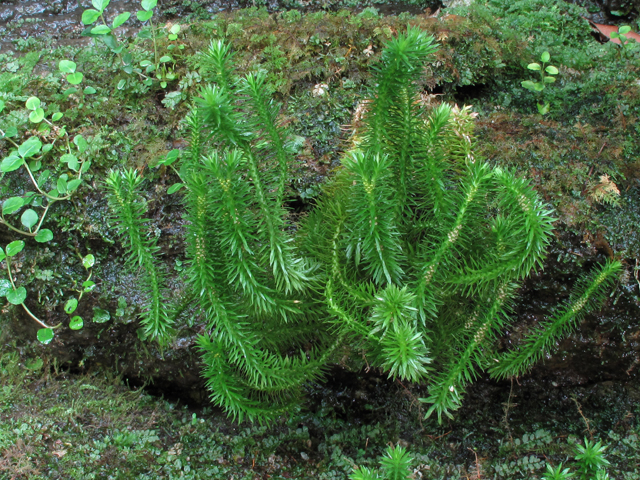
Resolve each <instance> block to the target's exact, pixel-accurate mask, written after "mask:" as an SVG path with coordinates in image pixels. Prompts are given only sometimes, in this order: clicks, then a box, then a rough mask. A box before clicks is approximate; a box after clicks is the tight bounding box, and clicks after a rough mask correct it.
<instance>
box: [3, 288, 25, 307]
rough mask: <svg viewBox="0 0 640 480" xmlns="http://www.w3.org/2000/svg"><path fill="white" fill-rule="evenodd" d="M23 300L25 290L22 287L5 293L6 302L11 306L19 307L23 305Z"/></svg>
mask: <svg viewBox="0 0 640 480" xmlns="http://www.w3.org/2000/svg"><path fill="white" fill-rule="evenodd" d="M25 298H27V289H26V288H24V287H18V288H16V289H15V290H13V289H12V290H10V291H9V292H7V301H8V302H9V303H10V304H11V305H20V304H21V303H24V300H25Z"/></svg>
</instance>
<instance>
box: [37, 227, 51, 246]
mask: <svg viewBox="0 0 640 480" xmlns="http://www.w3.org/2000/svg"><path fill="white" fill-rule="evenodd" d="M51 240H53V232H52V231H51V230H49V229H48V228H43V229H42V230H40V231H39V232H38V234H37V235H36V242H38V243H46V242H49V241H51Z"/></svg>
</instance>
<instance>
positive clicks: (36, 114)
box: [29, 108, 44, 123]
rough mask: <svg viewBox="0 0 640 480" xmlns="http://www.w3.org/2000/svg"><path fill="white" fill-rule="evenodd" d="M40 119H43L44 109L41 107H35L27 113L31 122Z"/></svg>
mask: <svg viewBox="0 0 640 480" xmlns="http://www.w3.org/2000/svg"><path fill="white" fill-rule="evenodd" d="M42 120H44V110H43V109H42V108H37V109H36V110H34V111H33V112H31V113H30V114H29V121H30V122H31V123H40V122H41V121H42Z"/></svg>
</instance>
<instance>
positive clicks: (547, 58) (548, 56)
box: [540, 52, 551, 63]
mask: <svg viewBox="0 0 640 480" xmlns="http://www.w3.org/2000/svg"><path fill="white" fill-rule="evenodd" d="M549 59H551V55H549V52H544V53H543V54H542V55H540V60H542V61H543V62H544V63H547V62H548V61H549Z"/></svg>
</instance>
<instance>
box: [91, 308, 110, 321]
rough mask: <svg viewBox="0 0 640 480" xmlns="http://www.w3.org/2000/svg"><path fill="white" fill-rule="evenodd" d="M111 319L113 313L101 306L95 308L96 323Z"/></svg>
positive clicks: (94, 319)
mask: <svg viewBox="0 0 640 480" xmlns="http://www.w3.org/2000/svg"><path fill="white" fill-rule="evenodd" d="M110 319H111V314H110V313H109V312H107V311H106V310H103V309H101V308H94V309H93V321H94V322H96V323H105V322H108V321H109V320H110Z"/></svg>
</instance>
